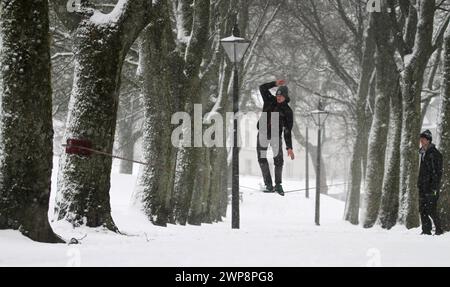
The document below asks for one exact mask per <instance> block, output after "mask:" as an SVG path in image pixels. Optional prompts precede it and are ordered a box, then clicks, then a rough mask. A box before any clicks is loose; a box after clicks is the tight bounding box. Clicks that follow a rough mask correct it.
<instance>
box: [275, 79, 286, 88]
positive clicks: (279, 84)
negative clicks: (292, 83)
mask: <svg viewBox="0 0 450 287" xmlns="http://www.w3.org/2000/svg"><path fill="white" fill-rule="evenodd" d="M285 85H286V81H285V80H277V87H281V86H285Z"/></svg>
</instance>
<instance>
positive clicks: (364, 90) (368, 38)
mask: <svg viewBox="0 0 450 287" xmlns="http://www.w3.org/2000/svg"><path fill="white" fill-rule="evenodd" d="M372 18H373V15H371V20H370V23H369V26H368V28H367V30H366V32H365V36H364V54H363V62H362V63H361V66H362V71H361V78H360V82H359V87H358V94H357V103H356V108H357V111H356V140H355V143H354V148H353V154H352V159H351V164H350V176H351V180H350V189H349V191H348V194H347V200H346V204H345V215H344V218H345V220H347V221H349V222H350V223H352V224H355V225H356V224H358V223H359V205H360V192H361V178H362V167H361V162H362V159H363V154H364V147H365V145H364V139H365V134H366V133H365V131H366V123H365V122H366V121H365V119H366V102H367V96H368V93H369V87H370V79H371V77H372V73H373V69H374V60H373V55H374V53H375V42H374V38H373V37H374V35H373V33H374V31H373V24H372V23H373V20H372Z"/></svg>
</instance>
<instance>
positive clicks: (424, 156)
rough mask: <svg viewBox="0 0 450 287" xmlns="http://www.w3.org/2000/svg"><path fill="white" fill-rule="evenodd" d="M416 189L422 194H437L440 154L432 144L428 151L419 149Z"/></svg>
mask: <svg viewBox="0 0 450 287" xmlns="http://www.w3.org/2000/svg"><path fill="white" fill-rule="evenodd" d="M419 153H420V171H419V180H418V184H417V185H418V187H419V192H420V193H422V194H430V193H433V192H439V189H440V187H441V178H442V154H441V153H440V152H439V151H438V150H437V148H436V146H435V145H434V144H432V145H431V146H430V147H429V148H428V150H426V151H425V150H424V149H420V151H419Z"/></svg>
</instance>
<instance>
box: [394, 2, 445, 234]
mask: <svg viewBox="0 0 450 287" xmlns="http://www.w3.org/2000/svg"><path fill="white" fill-rule="evenodd" d="M435 2H436V1H435V0H421V1H420V3H419V8H420V9H419V11H418V13H419V23H418V26H417V32H416V42H415V45H414V50H413V53H412V55H409V59H407V60H406V66H405V69H404V71H403V72H402V74H401V85H402V97H403V126H402V141H401V160H400V166H401V170H400V193H401V194H400V196H401V200H400V219H399V220H400V222H401V223H404V224H405V225H406V227H407V228H408V229H411V228H415V227H418V226H419V225H420V221H419V204H418V190H417V179H418V170H419V157H418V155H417V150H418V139H417V138H418V135H419V134H420V129H421V126H420V124H421V113H420V112H421V110H420V108H421V106H420V104H421V92H422V86H423V76H424V73H425V69H426V65H427V63H428V60H429V58H430V56H431V54H432V51H433V48H432V36H433V22H434V14H435V4H436V3H435Z"/></svg>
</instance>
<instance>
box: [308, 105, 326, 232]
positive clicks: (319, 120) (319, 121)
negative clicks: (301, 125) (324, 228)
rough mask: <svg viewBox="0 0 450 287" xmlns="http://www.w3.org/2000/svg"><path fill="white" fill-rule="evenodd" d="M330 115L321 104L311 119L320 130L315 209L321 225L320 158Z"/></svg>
mask: <svg viewBox="0 0 450 287" xmlns="http://www.w3.org/2000/svg"><path fill="white" fill-rule="evenodd" d="M328 115H329V113H328V112H326V111H324V110H323V108H322V103H321V102H319V107H318V109H317V110H315V111H312V112H311V117H312V118H313V121H314V123H315V124H316V126H317V128H318V133H317V173H316V208H315V212H316V214H315V222H316V225H317V226H319V225H320V158H321V154H322V139H321V137H322V126H323V125H324V124H325V121H326V120H327V118H328Z"/></svg>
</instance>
